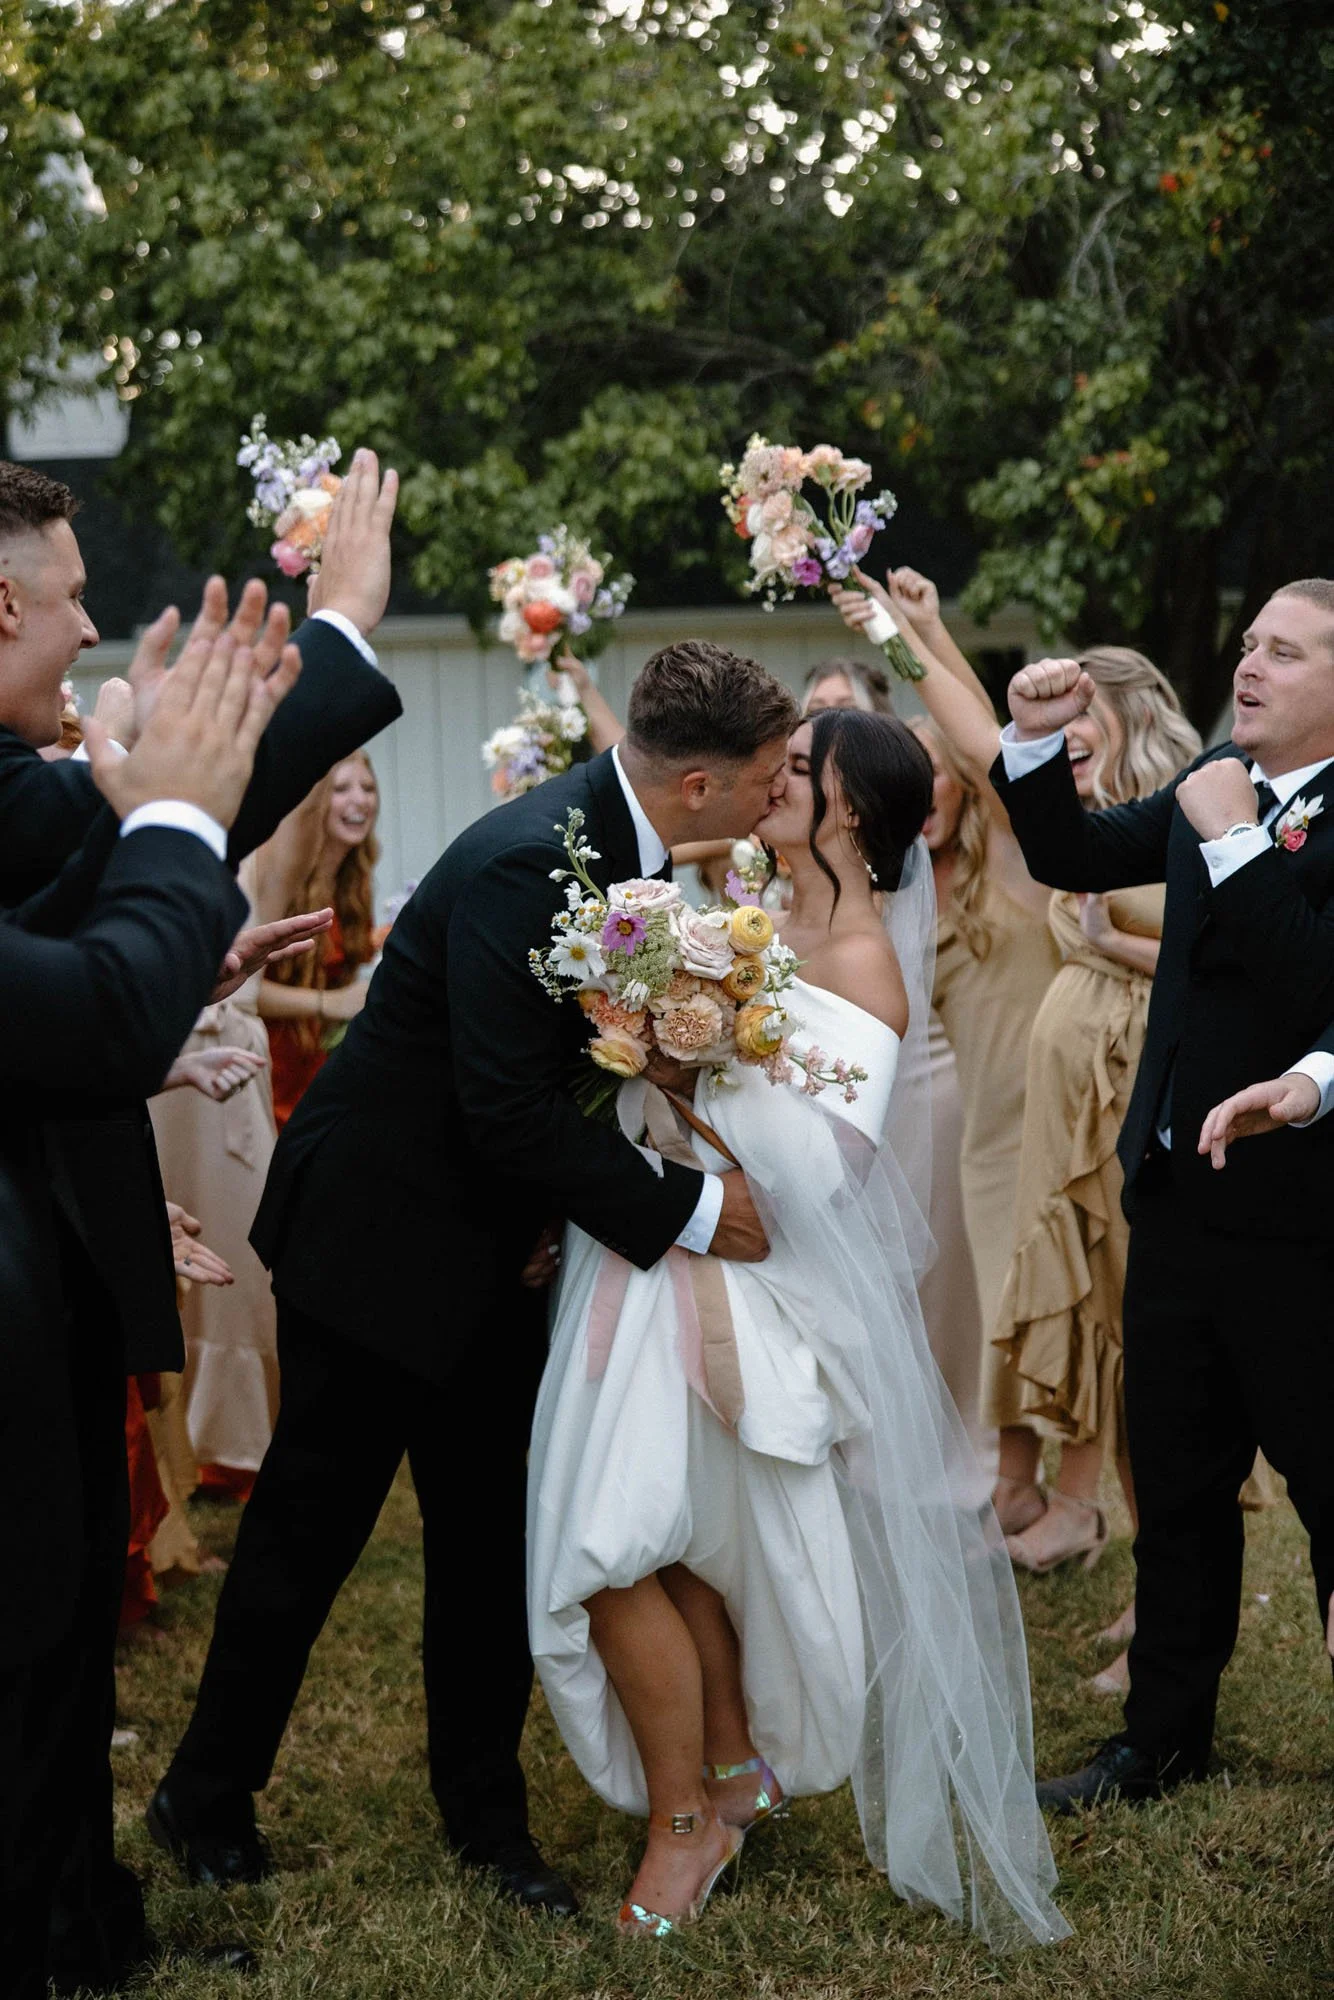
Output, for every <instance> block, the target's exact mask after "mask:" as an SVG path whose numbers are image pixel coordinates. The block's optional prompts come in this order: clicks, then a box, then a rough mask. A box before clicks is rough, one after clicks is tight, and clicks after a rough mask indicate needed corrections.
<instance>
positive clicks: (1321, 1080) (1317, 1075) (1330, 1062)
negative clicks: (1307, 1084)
mask: <svg viewBox="0 0 1334 2000" xmlns="http://www.w3.org/2000/svg"><path fill="white" fill-rule="evenodd" d="M1292 1073H1294V1074H1296V1075H1297V1076H1309V1077H1310V1079H1311V1081H1312V1083H1313V1084H1314V1085H1315V1087H1316V1089H1317V1090H1318V1091H1319V1092H1320V1109H1319V1110H1318V1111H1317V1112H1316V1114H1315V1116H1314V1117H1312V1118H1303V1119H1302V1120H1301V1121H1300V1122H1298V1120H1296V1119H1294V1120H1293V1122H1292V1130H1293V1131H1294V1132H1301V1131H1304V1130H1305V1128H1306V1127H1307V1126H1308V1125H1314V1124H1315V1123H1316V1122H1317V1121H1318V1120H1319V1119H1321V1118H1323V1117H1324V1116H1325V1113H1326V1112H1327V1111H1328V1110H1329V1109H1330V1108H1331V1106H1334V1056H1332V1055H1329V1054H1328V1053H1327V1052H1326V1051H1325V1050H1324V1049H1314V1050H1313V1051H1312V1053H1311V1054H1310V1055H1309V1056H1303V1057H1302V1059H1301V1061H1300V1062H1295V1063H1294V1064H1293V1065H1292Z"/></svg>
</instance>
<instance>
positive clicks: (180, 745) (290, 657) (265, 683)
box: [85, 593, 301, 827]
mask: <svg viewBox="0 0 1334 2000" xmlns="http://www.w3.org/2000/svg"><path fill="white" fill-rule="evenodd" d="M224 595H225V593H224ZM164 616H165V614H164ZM161 622H162V621H161V620H159V621H158V623H159V624H160V623H161ZM267 650H268V649H267V647H265V648H264V649H263V651H261V649H260V648H258V647H256V648H253V649H252V648H251V647H250V646H247V645H242V644H238V642H237V638H236V635H235V633H234V632H233V631H231V630H224V631H222V632H220V633H218V634H217V636H216V637H214V638H213V639H212V640H211V641H208V640H206V639H204V638H203V637H202V636H200V635H198V634H195V635H192V636H191V640H190V643H189V645H187V646H186V648H185V651H184V652H183V653H182V654H181V657H180V659H179V660H178V661H177V662H176V665H175V666H174V667H173V668H172V669H171V671H170V673H167V674H165V675H164V676H163V682H162V687H161V690H160V692H159V694H158V696H157V699H156V701H155V703H154V704H153V712H152V714H151V715H150V717H149V719H148V721H147V723H146V724H145V726H144V728H143V730H142V731H141V733H140V736H139V740H138V742H137V743H136V744H135V746H134V748H133V749H132V750H131V751H130V753H129V755H128V756H126V757H118V756H117V755H116V753H115V751H114V750H112V749H111V747H110V739H109V737H108V735H107V732H106V730H105V729H104V728H103V727H102V725H101V724H100V723H99V722H98V721H97V720H96V718H95V717H93V718H90V719H89V721H88V723H87V725H86V729H85V741H86V743H87V746H88V761H89V764H90V766H91V767H92V774H93V780H94V783H95V784H96V785H97V788H98V790H99V791H100V792H101V793H102V795H103V797H104V798H105V799H107V800H108V801H109V803H110V804H111V807H112V809H113V810H114V811H115V813H116V814H117V816H118V817H119V818H121V819H124V818H125V817H126V815H127V814H129V813H131V812H132V811H133V810H134V808H135V807H136V806H140V805H147V804H149V803H150V802H153V801H157V800H159V799H181V800H184V801H186V802H187V803H189V804H191V805H197V806H198V807H199V808H200V809H201V811H203V812H205V813H207V814H208V815H209V817H210V818H211V819H214V820H216V821H217V822H218V824H219V825H220V826H224V827H228V826H230V825H231V823H232V821H233V820H234V819H235V817H236V815H237V813H238V811H239V810H240V806H241V800H242V798H243V797H244V795H245V789H246V786H247V784H248V783H249V782H250V774H251V771H252V769H253V768H254V762H255V748H256V745H257V744H258V742H259V739H260V737H261V736H262V735H263V733H264V730H265V729H266V728H267V726H268V723H269V719H270V717H271V716H272V714H273V712H274V710H275V709H276V708H277V706H278V704H279V702H280V701H282V700H283V699H284V698H285V697H286V695H287V694H288V693H289V691H290V690H291V689H292V688H293V687H294V686H295V685H296V681H297V677H298V675H299V674H300V672H301V655H300V654H299V653H298V651H297V649H296V647H295V646H283V647H281V648H280V649H279V656H278V660H277V664H276V665H275V666H274V668H273V671H272V672H271V673H270V674H268V676H267V678H265V677H263V676H262V674H261V673H260V672H259V668H260V666H261V664H262V658H263V653H264V652H267Z"/></svg>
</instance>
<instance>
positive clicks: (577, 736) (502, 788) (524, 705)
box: [482, 674, 588, 799]
mask: <svg viewBox="0 0 1334 2000" xmlns="http://www.w3.org/2000/svg"><path fill="white" fill-rule="evenodd" d="M560 679H561V681H563V682H564V685H565V688H567V689H570V692H571V693H573V689H572V688H571V686H570V682H569V681H568V679H566V677H565V675H563V674H562V675H561V676H560ZM561 694H562V690H561V688H560V687H559V686H558V687H557V689H556V690H555V692H553V693H552V694H550V695H543V694H538V693H536V692H535V691H534V690H533V689H531V688H521V689H520V690H519V713H518V715H517V716H516V717H515V718H514V721H513V722H507V723H506V724H505V726H504V728H503V729H497V730H496V731H495V732H494V734H493V735H491V736H488V737H487V739H486V741H485V743H484V744H483V745H482V762H483V763H484V764H485V765H486V768H487V770H488V771H489V772H490V773H491V789H492V791H493V792H494V793H495V795H496V797H497V798H498V799H517V798H518V797H519V795H520V793H522V792H531V791H532V789H533V787H534V786H535V785H540V784H543V783H544V782H545V780H546V779H548V778H555V777H559V775H560V773H561V772H562V771H568V770H569V768H570V766H571V764H572V763H573V762H574V757H575V750H576V748H577V746H578V745H579V744H580V743H582V742H583V741H584V740H585V738H586V737H587V735H588V717H587V716H586V715H585V714H584V711H583V709H582V708H581V707H580V706H579V703H578V702H577V701H572V700H562V699H561Z"/></svg>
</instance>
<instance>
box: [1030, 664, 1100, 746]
mask: <svg viewBox="0 0 1334 2000" xmlns="http://www.w3.org/2000/svg"><path fill="white" fill-rule="evenodd" d="M1096 692H1097V689H1096V687H1095V686H1094V682H1093V677H1092V675H1091V674H1086V673H1085V672H1084V669H1083V668H1082V667H1081V666H1080V664H1079V662H1078V660H1035V661H1034V662H1033V664H1032V665H1031V666H1027V667H1021V668H1020V670H1019V672H1018V673H1017V674H1016V675H1015V677H1014V679H1013V680H1012V681H1011V682H1010V714H1011V716H1012V717H1013V719H1014V727H1015V733H1016V734H1017V735H1018V737H1019V738H1020V740H1021V741H1022V740H1023V739H1025V738H1029V739H1032V738H1035V737H1038V736H1051V735H1053V734H1054V733H1055V732H1056V730H1058V729H1064V728H1065V726H1066V724H1067V723H1068V722H1073V721H1074V720H1075V718H1076V716H1080V715H1083V713H1084V712H1085V710H1086V709H1087V708H1089V707H1090V706H1091V704H1092V701H1093V697H1094V695H1095V694H1096Z"/></svg>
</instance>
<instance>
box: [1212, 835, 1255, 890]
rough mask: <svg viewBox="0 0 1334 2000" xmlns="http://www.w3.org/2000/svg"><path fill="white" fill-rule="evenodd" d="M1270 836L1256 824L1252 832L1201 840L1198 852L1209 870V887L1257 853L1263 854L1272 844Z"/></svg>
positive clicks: (1233, 872) (1233, 871)
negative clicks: (1218, 838) (1219, 838)
mask: <svg viewBox="0 0 1334 2000" xmlns="http://www.w3.org/2000/svg"><path fill="white" fill-rule="evenodd" d="M1272 838H1273V837H1272V835H1271V834H1269V833H1268V832H1267V831H1266V829H1265V828H1264V827H1262V826H1257V827H1256V829H1255V831H1254V832H1253V833H1251V832H1247V833H1233V834H1224V835H1223V837H1222V839H1221V840H1202V841H1201V842H1200V853H1201V854H1202V855H1203V856H1204V865H1205V867H1206V868H1207V869H1208V870H1209V886H1210V888H1211V889H1216V888H1217V887H1218V885H1219V883H1220V882H1226V881H1227V878H1228V876H1229V875H1235V874H1236V872H1237V870H1238V869H1239V868H1244V867H1245V866H1246V863H1247V862H1248V861H1254V859H1255V857H1256V855H1257V854H1263V853H1264V851H1265V849H1266V848H1267V847H1269V846H1271V845H1272Z"/></svg>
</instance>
